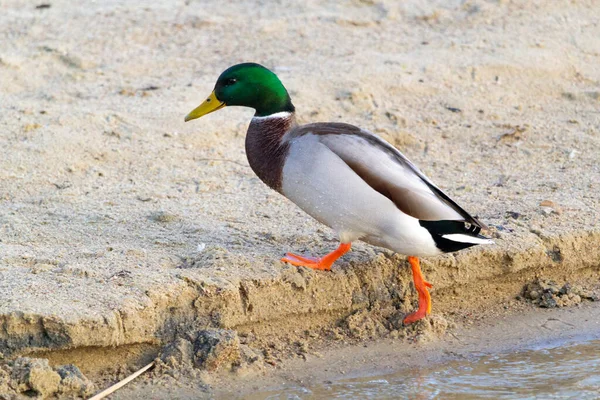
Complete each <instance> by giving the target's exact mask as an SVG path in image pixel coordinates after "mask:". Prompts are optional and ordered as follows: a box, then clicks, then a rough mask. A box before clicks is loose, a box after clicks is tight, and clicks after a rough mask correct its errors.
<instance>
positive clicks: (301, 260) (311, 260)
mask: <svg viewBox="0 0 600 400" xmlns="http://www.w3.org/2000/svg"><path fill="white" fill-rule="evenodd" d="M351 245H352V244H351V243H340V247H338V248H337V249H336V250H334V251H332V252H331V253H329V254H327V255H325V256H323V257H303V256H299V255H297V254H293V253H287V254H286V255H285V257H283V258H282V259H281V261H283V262H288V263H290V264H292V265H295V266H297V267H308V268H312V269H320V270H325V271H329V270H330V269H331V266H332V265H333V263H334V262H335V260H337V259H338V258H340V257H341V256H343V255H344V254H346V253H347V252H348V251H350V246H351Z"/></svg>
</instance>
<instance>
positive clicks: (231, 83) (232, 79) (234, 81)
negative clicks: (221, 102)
mask: <svg viewBox="0 0 600 400" xmlns="http://www.w3.org/2000/svg"><path fill="white" fill-rule="evenodd" d="M236 82H237V79H235V78H229V79H227V80H226V81H225V86H231V85H233V84H234V83H236Z"/></svg>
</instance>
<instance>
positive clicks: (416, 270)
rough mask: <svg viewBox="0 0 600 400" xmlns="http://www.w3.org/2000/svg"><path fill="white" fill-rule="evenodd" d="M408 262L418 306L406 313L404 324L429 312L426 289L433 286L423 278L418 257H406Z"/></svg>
mask: <svg viewBox="0 0 600 400" xmlns="http://www.w3.org/2000/svg"><path fill="white" fill-rule="evenodd" d="M408 262H409V263H410V266H411V269H412V273H413V282H414V284H415V289H416V291H417V293H418V294H419V308H418V309H417V311H415V312H413V313H410V314H408V315H407V316H406V317H405V318H404V321H403V322H404V324H405V325H408V324H412V323H413V322H417V321H418V320H420V319H423V318H425V317H426V316H427V315H429V314H430V313H431V295H430V294H429V290H427V288H430V287H433V285H432V284H431V283H429V282H427V281H426V280H425V279H424V278H423V274H422V273H421V267H420V266H419V259H418V258H417V257H408Z"/></svg>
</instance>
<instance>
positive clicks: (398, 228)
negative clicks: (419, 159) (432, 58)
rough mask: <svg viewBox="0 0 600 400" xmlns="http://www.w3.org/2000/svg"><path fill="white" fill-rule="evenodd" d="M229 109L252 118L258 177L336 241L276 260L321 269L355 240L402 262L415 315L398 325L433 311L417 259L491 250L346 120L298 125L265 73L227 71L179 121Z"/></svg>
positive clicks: (445, 202) (464, 218) (467, 222)
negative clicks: (322, 251)
mask: <svg viewBox="0 0 600 400" xmlns="http://www.w3.org/2000/svg"><path fill="white" fill-rule="evenodd" d="M226 106H244V107H250V108H253V109H254V110H255V111H256V113H255V114H254V117H253V118H252V121H251V122H250V126H249V127H248V132H247V135H246V155H247V157H248V163H249V164H250V167H251V168H252V170H253V171H254V172H255V173H256V175H258V177H259V178H260V179H261V180H262V181H263V182H264V183H265V184H267V185H268V186H269V187H270V188H272V189H274V190H276V191H278V192H279V193H281V194H282V195H284V196H285V197H287V198H288V199H290V200H291V201H292V202H294V203H295V204H296V205H297V206H298V207H300V208H301V209H302V210H304V211H305V212H306V213H307V214H309V215H310V216H312V217H313V218H315V219H316V220H317V221H319V222H321V223H323V224H325V225H327V226H329V227H331V228H332V229H333V230H334V231H335V232H337V234H338V236H339V239H340V245H339V247H338V248H337V249H336V250H334V251H332V252H331V253H329V254H327V255H325V256H323V257H306V256H302V255H298V254H294V253H287V254H286V255H285V256H284V257H283V258H282V259H281V260H282V261H284V262H288V263H290V264H292V265H295V266H299V267H300V266H301V267H308V268H313V269H317V270H327V271H328V270H330V269H331V266H332V265H333V263H334V262H335V261H336V260H337V259H338V258H340V257H341V256H343V255H344V254H346V253H347V252H348V251H350V246H351V243H352V242H353V241H355V240H362V241H364V242H366V243H369V244H372V245H375V246H381V247H385V248H387V249H390V250H393V251H395V252H398V253H401V254H404V255H407V256H408V262H409V264H410V266H411V268H412V274H413V281H414V286H415V289H416V291H417V293H418V296H419V306H418V309H417V311H415V312H413V313H410V314H409V315H407V316H406V317H405V318H404V323H405V324H410V323H413V322H415V321H418V320H420V319H422V318H424V317H425V316H426V315H428V314H430V313H431V297H430V294H429V291H428V288H430V287H431V284H430V283H429V282H427V281H425V279H424V278H423V274H422V273H421V269H420V267H419V258H418V257H426V256H436V255H439V254H443V253H449V252H454V251H457V250H461V249H464V248H467V247H471V246H474V245H477V244H486V243H492V241H491V240H490V239H488V238H486V237H484V236H482V235H480V233H479V232H480V231H481V229H482V228H485V225H484V224H483V223H481V222H480V221H479V220H477V218H474V217H472V216H471V215H469V213H467V212H466V211H465V210H463V209H462V208H461V207H460V206H459V205H458V204H456V202H455V201H454V200H452V199H451V198H450V197H449V196H448V195H446V194H445V193H444V192H442V190H440V189H439V188H438V187H437V186H436V185H434V184H433V182H431V180H429V179H428V178H427V177H426V176H425V175H424V174H423V173H422V172H421V171H420V170H419V169H418V168H417V167H416V166H415V165H414V164H413V163H412V162H410V161H409V160H408V158H406V157H405V156H404V155H403V154H402V153H400V151H398V150H397V149H396V148H394V147H393V146H392V145H390V144H389V143H388V142H386V141H385V140H383V139H382V138H380V137H379V136H377V135H375V134H373V133H371V132H369V131H366V130H364V129H361V128H357V127H356V126H353V125H349V124H344V123H336V122H326V123H312V124H307V125H299V124H298V123H297V122H296V117H295V108H294V105H293V104H292V101H291V99H290V96H289V94H288V92H287V90H286V89H285V87H284V86H283V84H282V83H281V81H280V80H279V78H278V77H277V76H276V75H275V74H274V73H273V72H271V71H270V70H268V69H267V68H265V67H263V66H261V65H259V64H254V63H244V64H238V65H234V66H232V67H230V68H228V69H227V70H225V71H224V72H223V73H222V74H221V75H220V76H219V78H218V79H217V83H216V84H215V88H214V90H213V92H212V93H211V94H210V96H208V98H207V99H206V100H205V101H204V102H203V103H202V104H201V105H200V106H198V107H197V108H195V109H194V110H193V111H192V112H190V113H189V114H188V115H187V116H186V117H185V121H191V120H193V119H196V118H200V117H202V116H204V115H206V114H209V113H211V112H213V111H217V110H220V109H221V108H223V107H226Z"/></svg>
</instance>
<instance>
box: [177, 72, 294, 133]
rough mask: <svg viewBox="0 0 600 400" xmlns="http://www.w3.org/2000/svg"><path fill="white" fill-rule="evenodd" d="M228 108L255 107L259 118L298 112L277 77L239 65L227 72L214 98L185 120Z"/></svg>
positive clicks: (218, 82) (196, 109) (271, 73)
mask: <svg viewBox="0 0 600 400" xmlns="http://www.w3.org/2000/svg"><path fill="white" fill-rule="evenodd" d="M225 106H244V107H250V108H254V109H255V110H256V114H255V116H257V117H264V116H267V115H271V114H275V113H278V112H282V111H289V112H292V111H294V105H293V104H292V101H291V99H290V95H289V94H288V92H287V90H285V87H283V84H282V83H281V81H280V80H279V78H278V77H277V75H275V74H274V73H273V72H271V71H269V70H268V69H267V68H265V67H263V66H262V65H259V64H254V63H244V64H237V65H234V66H233V67H230V68H228V69H227V70H225V72H223V73H222V74H221V76H219V79H217V83H216V84H215V89H214V90H213V92H212V93H211V94H210V96H208V98H207V99H206V100H205V101H204V103H202V104H200V105H199V106H198V107H197V108H195V109H194V110H193V111H192V112H190V113H189V114H188V115H187V116H186V117H185V120H186V122H187V121H191V120H193V119H196V118H200V117H202V116H203V115H206V114H208V113H211V112H213V111H217V110H219V109H221V108H223V107H225Z"/></svg>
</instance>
